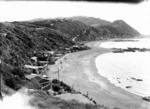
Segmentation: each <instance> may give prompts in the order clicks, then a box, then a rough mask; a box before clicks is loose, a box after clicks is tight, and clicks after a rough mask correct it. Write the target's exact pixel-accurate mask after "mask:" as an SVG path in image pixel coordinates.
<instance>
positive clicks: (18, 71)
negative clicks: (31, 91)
mask: <svg viewBox="0 0 150 109" xmlns="http://www.w3.org/2000/svg"><path fill="white" fill-rule="evenodd" d="M11 73H12V74H13V75H17V76H19V77H20V78H24V77H25V76H24V74H25V71H24V70H22V69H21V68H20V67H16V68H14V69H13V70H12V71H11Z"/></svg>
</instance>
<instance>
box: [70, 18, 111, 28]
mask: <svg viewBox="0 0 150 109" xmlns="http://www.w3.org/2000/svg"><path fill="white" fill-rule="evenodd" d="M71 19H73V20H76V21H80V22H83V23H85V24H86V25H90V26H103V25H108V24H110V23H111V22H109V21H106V20H102V19H100V18H94V17H84V16H75V17H71Z"/></svg>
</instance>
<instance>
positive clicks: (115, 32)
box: [97, 20, 140, 38]
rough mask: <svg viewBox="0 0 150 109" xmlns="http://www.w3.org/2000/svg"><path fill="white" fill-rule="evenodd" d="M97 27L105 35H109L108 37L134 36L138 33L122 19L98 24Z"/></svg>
mask: <svg viewBox="0 0 150 109" xmlns="http://www.w3.org/2000/svg"><path fill="white" fill-rule="evenodd" d="M97 29H99V30H100V31H102V32H103V33H105V35H110V37H118V36H120V37H124V38H125V37H134V36H139V35H140V33H139V32H138V31H136V30H135V29H134V28H132V27H131V26H130V25H128V24H127V23H126V22H124V21H122V20H116V21H114V22H113V23H111V24H109V25H104V26H98V27H97Z"/></svg>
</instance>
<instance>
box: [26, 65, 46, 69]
mask: <svg viewBox="0 0 150 109" xmlns="http://www.w3.org/2000/svg"><path fill="white" fill-rule="evenodd" d="M24 67H25V68H30V69H39V68H43V66H32V65H24Z"/></svg>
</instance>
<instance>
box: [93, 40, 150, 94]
mask: <svg viewBox="0 0 150 109" xmlns="http://www.w3.org/2000/svg"><path fill="white" fill-rule="evenodd" d="M133 40H135V39H133ZM136 40H138V41H121V42H115V41H112V42H104V43H102V44H101V45H100V47H105V48H128V47H136V48H147V49H149V48H150V38H142V39H136ZM95 61H96V67H97V69H98V73H99V74H100V75H102V76H104V77H106V78H107V79H108V80H109V81H110V82H111V83H113V84H115V85H116V86H118V87H121V88H123V89H125V90H127V91H129V92H131V93H134V94H137V95H140V96H150V51H146V52H139V51H136V52H124V53H106V54H103V55H100V56H98V57H97V58H96V60H95Z"/></svg>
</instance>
